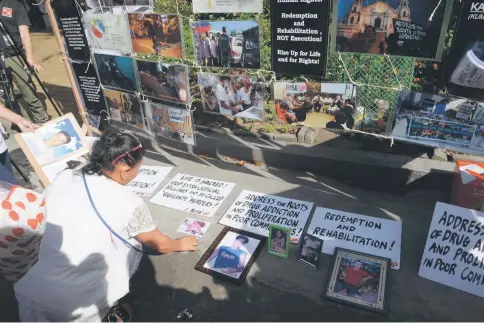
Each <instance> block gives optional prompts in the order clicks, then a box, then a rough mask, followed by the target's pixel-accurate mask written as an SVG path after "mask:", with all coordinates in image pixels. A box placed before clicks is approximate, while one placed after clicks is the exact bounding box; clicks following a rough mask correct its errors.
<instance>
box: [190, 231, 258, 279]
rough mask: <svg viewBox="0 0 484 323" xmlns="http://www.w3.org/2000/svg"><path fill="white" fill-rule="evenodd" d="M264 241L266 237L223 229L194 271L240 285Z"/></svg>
mask: <svg viewBox="0 0 484 323" xmlns="http://www.w3.org/2000/svg"><path fill="white" fill-rule="evenodd" d="M266 240H267V238H266V237H262V236H259V235H256V234H253V233H250V232H246V231H242V230H238V229H233V228H229V227H225V228H224V229H223V230H222V232H220V234H219V235H218V237H217V238H216V239H215V241H214V242H213V243H212V245H211V246H210V247H209V248H208V250H207V251H206V252H205V253H204V254H203V256H202V258H201V259H200V260H199V261H198V263H197V265H196V266H195V269H196V270H198V271H201V272H203V273H206V274H209V275H212V276H214V277H216V278H219V279H224V280H228V281H230V282H233V283H235V284H237V285H242V283H243V282H244V280H245V277H247V274H248V272H249V270H250V267H252V265H253V264H254V261H255V259H256V258H257V256H258V255H259V253H260V251H261V250H262V247H263V246H264V243H265V242H266Z"/></svg>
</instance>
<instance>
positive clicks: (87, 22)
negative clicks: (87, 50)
mask: <svg viewBox="0 0 484 323" xmlns="http://www.w3.org/2000/svg"><path fill="white" fill-rule="evenodd" d="M84 26H85V28H86V35H87V36H88V37H89V41H90V44H91V48H93V49H101V50H112V51H116V52H120V53H121V54H130V53H131V51H132V47H131V38H130V35H129V25H128V19H127V17H126V14H116V13H112V12H109V11H105V12H92V11H87V12H85V13H84Z"/></svg>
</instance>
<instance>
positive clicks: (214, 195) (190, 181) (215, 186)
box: [150, 174, 235, 217]
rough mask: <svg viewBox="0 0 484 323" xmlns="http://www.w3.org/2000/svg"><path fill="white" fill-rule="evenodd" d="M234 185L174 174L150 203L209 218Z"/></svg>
mask: <svg viewBox="0 0 484 323" xmlns="http://www.w3.org/2000/svg"><path fill="white" fill-rule="evenodd" d="M234 186H235V183H227V182H222V181H216V180H213V179H208V178H203V177H197V176H191V175H185V174H176V176H175V177H173V179H172V180H171V181H170V182H169V183H168V184H167V185H166V186H165V187H164V188H163V189H162V190H161V191H160V192H158V194H156V195H155V196H154V197H153V198H152V199H151V201H150V202H151V203H154V204H158V205H162V206H166V207H169V208H172V209H176V210H181V211H185V212H188V213H192V214H196V215H201V216H208V217H211V216H213V215H214V214H215V212H216V211H217V210H218V208H219V207H220V205H222V202H223V201H224V200H225V199H226V198H227V196H228V195H229V194H230V192H231V191H232V189H233V188H234Z"/></svg>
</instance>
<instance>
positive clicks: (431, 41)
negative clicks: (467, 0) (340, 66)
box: [332, 0, 454, 60]
mask: <svg viewBox="0 0 484 323" xmlns="http://www.w3.org/2000/svg"><path fill="white" fill-rule="evenodd" d="M453 2H454V1H453V0H425V1H419V0H387V1H379V0H366V1H360V0H358V1H355V0H334V5H333V9H334V11H333V33H332V34H333V35H336V37H333V39H332V41H333V44H332V49H333V51H338V52H347V53H360V54H374V55H375V54H376V55H396V56H406V57H415V58H422V59H428V60H440V58H441V55H442V50H443V48H444V40H445V35H446V32H447V27H448V25H449V18H450V14H451V12H452V5H453ZM430 17H432V19H431V20H430V19H429V18H430Z"/></svg>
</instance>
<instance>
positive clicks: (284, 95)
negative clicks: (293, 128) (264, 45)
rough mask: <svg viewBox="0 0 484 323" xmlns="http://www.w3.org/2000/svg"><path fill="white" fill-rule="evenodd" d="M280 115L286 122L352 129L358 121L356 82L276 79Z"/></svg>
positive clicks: (276, 98)
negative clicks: (285, 80)
mask: <svg viewBox="0 0 484 323" xmlns="http://www.w3.org/2000/svg"><path fill="white" fill-rule="evenodd" d="M273 94H274V102H275V109H276V115H277V119H278V120H279V121H280V122H282V123H297V122H304V124H306V125H307V126H310V127H316V128H327V129H336V130H351V129H353V128H354V125H355V117H356V115H357V113H356V86H354V85H353V84H350V83H287V82H276V83H274V93H273Z"/></svg>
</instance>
